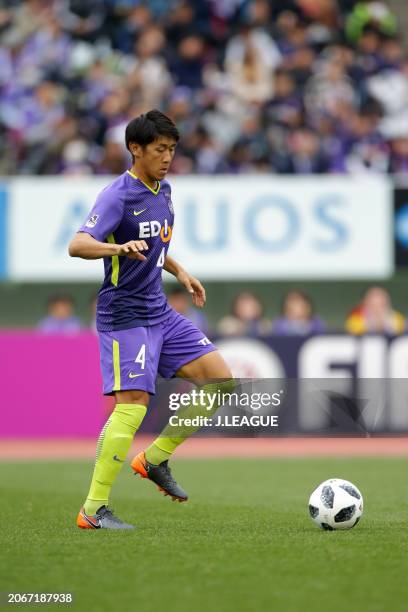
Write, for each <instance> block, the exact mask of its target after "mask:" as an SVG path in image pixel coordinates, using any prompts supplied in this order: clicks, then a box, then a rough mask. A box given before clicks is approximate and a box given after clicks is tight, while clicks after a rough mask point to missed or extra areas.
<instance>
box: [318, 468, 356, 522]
mask: <svg viewBox="0 0 408 612" xmlns="http://www.w3.org/2000/svg"><path fill="white" fill-rule="evenodd" d="M309 514H310V516H311V518H312V520H313V521H314V522H315V523H316V525H318V526H319V527H320V528H321V529H326V530H327V531H334V530H335V529H351V528H352V527H354V526H355V525H357V523H358V521H359V520H360V519H361V516H362V514H363V496H362V495H361V493H360V491H359V490H358V489H357V487H356V486H355V485H353V484H352V483H351V482H349V481H348V480H342V479H341V478H331V479H330V480H325V481H324V482H322V483H321V484H320V485H319V486H318V487H317V489H315V490H314V491H313V493H312V494H311V496H310V499H309Z"/></svg>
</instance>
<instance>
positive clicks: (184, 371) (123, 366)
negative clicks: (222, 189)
mask: <svg viewBox="0 0 408 612" xmlns="http://www.w3.org/2000/svg"><path fill="white" fill-rule="evenodd" d="M125 138H126V147H127V149H128V150H129V152H130V154H131V156H132V167H131V169H130V170H128V171H127V172H125V173H124V174H122V175H121V176H119V177H118V178H117V179H116V180H114V181H113V183H111V184H110V185H108V186H107V187H106V188H105V189H104V190H103V191H102V192H101V193H100V194H99V196H98V197H97V199H96V202H95V205H94V207H93V209H92V210H91V212H90V214H89V217H88V219H87V221H86V222H85V223H84V225H83V226H82V227H81V228H80V229H79V231H78V233H77V234H76V235H75V237H74V238H73V240H72V241H71V243H70V245H69V254H70V255H71V256H72V257H81V258H83V259H99V258H103V260H104V266H105V278H104V282H103V284H102V287H101V289H100V291H99V296H98V304H97V330H98V334H99V342H100V352H101V369H102V378H103V392H104V394H105V395H115V399H116V406H115V409H114V411H113V412H112V414H111V416H110V417H109V419H108V421H107V422H106V424H105V426H104V428H103V429H102V432H101V434H100V437H99V440H98V445H97V452H96V462H95V467H94V472H93V477H92V481H91V486H90V489H89V493H88V497H87V498H86V501H85V503H84V506H83V507H82V508H81V510H80V512H79V514H78V518H77V525H78V527H81V528H84V529H100V528H103V529H132V528H133V525H130V524H128V523H125V522H123V521H122V520H120V519H119V518H118V517H117V516H115V515H114V514H113V513H112V511H111V510H110V509H109V506H108V501H109V494H110V491H111V488H112V485H113V483H114V480H115V479H116V477H117V475H118V473H119V471H120V469H121V467H122V465H123V462H124V461H125V459H126V455H127V453H128V451H129V448H130V445H131V443H132V440H133V436H134V434H135V433H136V431H137V429H138V428H139V426H140V424H141V423H142V420H143V418H144V416H145V414H146V411H147V407H148V404H149V396H150V394H154V392H155V380H156V375H157V372H159V373H160V374H161V375H162V376H163V377H165V378H171V377H173V376H179V377H183V378H188V379H192V380H194V381H195V382H196V384H198V385H201V388H203V389H204V390H206V392H207V393H210V392H218V393H219V392H220V391H221V392H222V391H230V390H231V388H233V386H234V383H233V381H232V375H231V372H230V369H229V367H228V366H227V364H226V363H225V361H224V359H223V358H222V357H221V355H220V354H219V352H218V351H217V350H216V348H215V346H214V345H213V344H212V343H211V342H210V341H209V340H208V339H207V338H206V337H205V336H204V335H203V333H202V332H201V331H200V330H199V329H197V328H196V327H195V326H194V325H193V324H192V323H191V322H190V321H188V320H187V319H186V318H185V317H183V316H182V315H180V314H178V313H176V312H175V311H174V310H173V309H172V308H170V306H169V305H168V303H167V300H166V296H165V294H164V292H163V288H162V279H161V276H162V269H163V268H164V269H165V270H167V271H168V272H170V273H171V274H173V275H174V276H175V277H176V278H177V280H178V281H179V283H181V285H184V287H185V288H186V289H187V291H188V292H189V293H190V294H191V297H192V302H193V304H194V305H195V306H197V307H199V308H202V307H203V306H204V303H205V300H206V296H205V290H204V288H203V286H202V285H201V283H200V282H199V281H198V280H197V279H196V278H194V277H193V276H190V274H188V273H187V272H186V271H185V270H184V268H182V266H181V265H180V264H179V263H177V262H176V261H174V259H172V258H171V257H169V255H168V254H167V251H168V248H169V244H170V239H171V235H172V231H173V223H174V211H173V204H172V201H171V190H170V185H169V183H168V182H167V181H166V180H164V179H165V176H166V174H167V171H168V170H169V166H170V163H171V160H172V158H173V156H174V151H175V148H176V145H177V142H178V140H179V133H178V130H177V128H176V126H175V125H174V123H173V122H172V121H171V119H169V118H168V117H166V116H165V115H163V114H162V113H161V112H159V111H158V110H152V111H149V112H148V113H146V114H143V115H140V116H139V117H137V118H136V119H133V120H132V121H131V122H130V123H129V124H128V126H127V128H126V135H125ZM209 380H212V381H214V380H216V382H212V383H209V382H208V381H209ZM201 396H204V397H205V396H206V394H205V393H204V394H201ZM207 408H208V406H205V400H203V405H201V406H200V407H199V409H201V410H202V412H205V411H206V410H207ZM216 408H218V406H215V409H216ZM186 410H187V411H188V410H189V407H187V408H186ZM195 410H197V407H193V405H191V414H193V413H194V411H195ZM206 414H207V415H208V413H206ZM209 416H211V414H210V415H209ZM192 432H193V430H192V429H190V430H189V432H188V433H184V434H183V435H178V436H177V435H174V433H173V435H172V432H171V429H165V431H164V432H162V434H161V435H160V436H159V437H158V438H157V439H156V440H154V442H153V443H152V444H151V446H149V447H148V448H147V449H146V450H145V452H141V453H139V455H137V456H136V457H135V458H134V459H133V461H132V463H131V467H132V469H133V471H134V472H135V473H138V474H140V475H141V476H142V477H143V478H148V479H150V480H152V481H153V482H154V483H155V484H156V485H157V487H158V488H159V490H160V491H162V492H163V493H165V495H169V496H171V497H172V499H173V500H175V499H177V500H179V501H186V500H187V493H186V492H185V491H184V490H183V489H182V487H181V486H180V485H178V484H177V482H176V481H175V479H174V478H173V476H172V474H171V471H170V468H169V466H168V460H169V458H170V457H171V455H172V453H173V452H174V451H175V449H176V448H177V446H178V445H179V444H180V443H181V442H183V440H184V439H185V438H186V437H187V436H188V435H189V434H190V433H192Z"/></svg>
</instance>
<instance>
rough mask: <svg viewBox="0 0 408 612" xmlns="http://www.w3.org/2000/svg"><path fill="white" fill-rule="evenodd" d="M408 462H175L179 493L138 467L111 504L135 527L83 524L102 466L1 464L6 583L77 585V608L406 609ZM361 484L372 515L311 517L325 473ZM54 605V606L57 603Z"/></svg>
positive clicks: (47, 588) (14, 587)
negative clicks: (160, 487) (353, 519)
mask: <svg viewBox="0 0 408 612" xmlns="http://www.w3.org/2000/svg"><path fill="white" fill-rule="evenodd" d="M407 468H408V462H407V461H406V460H403V459H347V460H346V459H337V460H335V459H293V460H276V459H270V460H268V459H265V460H252V461H248V460H233V459H229V460H215V459H214V460H174V462H173V471H174V474H175V476H176V478H177V479H178V480H179V481H180V482H181V483H182V484H183V486H184V487H185V488H186V489H187V491H188V492H189V494H190V501H189V502H188V503H187V504H179V503H177V502H176V503H172V502H171V501H170V500H169V498H164V497H163V496H162V495H160V494H159V493H158V492H157V491H156V489H155V487H154V486H153V484H152V483H150V482H148V481H145V480H143V481H142V480H141V479H139V478H136V477H134V476H132V475H131V473H130V468H128V467H124V469H123V471H122V474H121V475H120V477H119V481H118V483H117V485H116V487H115V488H114V493H113V497H112V500H111V505H112V506H113V507H114V508H115V509H116V511H117V513H118V515H119V516H120V517H121V518H123V519H124V520H128V521H130V522H134V523H136V524H137V526H138V529H137V530H135V531H134V532H106V531H80V530H79V529H77V528H76V527H75V517H76V513H77V511H78V508H79V506H80V504H81V502H82V501H83V498H84V496H85V494H86V491H87V488H88V484H89V479H90V474H91V469H92V465H91V463H85V462H54V463H43V462H37V463H19V464H10V463H9V464H1V465H0V475H1V480H0V482H1V498H2V513H1V518H2V535H1V541H2V545H1V548H0V550H1V553H0V557H1V565H0V577H1V578H0V590H1V591H14V592H15V591H17V592H67V591H72V592H73V593H74V598H75V600H74V604H73V605H72V607H73V608H74V609H76V610H87V611H90V612H93V611H94V610H95V611H99V610H101V611H105V610H106V611H110V610H112V611H114V610H115V611H116V610H121V611H127V610H129V611H130V610H138V611H140V612H150V611H154V612H163V611H165V612H173V611H174V612H184V611H189V612H190V611H194V612H201V610H211V609H212V610H214V611H216V612H224V611H225V612H226V611H234V612H240V611H251V612H252V611H257V610H274V611H277V612H281V611H282V612H308V611H309V610H310V611H315V610H316V611H318V612H319V611H320V610H330V612H340V611H341V612H344V611H347V612H354V611H356V612H357V611H358V612H384V611H386V610H387V611H388V610H389V611H391V612H399V611H401V612H406V611H407V610H408V580H407V575H408V520H407V519H408V480H407V475H408V469H407ZM331 477H340V478H345V479H348V480H351V481H352V482H355V484H356V485H357V486H358V487H359V488H360V490H361V491H362V493H363V495H364V501H365V513H364V516H363V519H362V520H361V522H360V523H359V525H358V526H357V527H356V528H355V529H353V530H351V531H346V532H323V531H320V530H318V529H317V528H316V527H315V526H314V524H313V523H312V521H311V520H310V519H309V517H308V514H307V501H308V497H309V494H310V493H311V491H312V490H313V489H314V488H315V486H317V484H319V483H320V482H321V481H322V480H325V479H327V478H331ZM52 607H54V606H52Z"/></svg>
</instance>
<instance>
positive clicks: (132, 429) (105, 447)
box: [84, 404, 147, 515]
mask: <svg viewBox="0 0 408 612" xmlns="http://www.w3.org/2000/svg"><path fill="white" fill-rule="evenodd" d="M146 411H147V408H146V406H143V405H142V404H116V407H115V410H114V411H113V412H112V414H111V415H110V417H109V419H108V420H107V421H106V424H105V426H104V428H103V429H102V431H101V433H100V436H99V440H98V445H97V447H96V461H95V468H94V472H93V476H92V482H91V487H90V489H89V493H88V497H87V499H86V501H85V504H84V508H85V512H86V513H87V514H89V515H92V514H95V512H96V511H97V510H98V508H100V507H101V506H103V505H106V506H107V505H108V501H109V494H110V490H111V488H112V485H113V483H114V481H115V479H116V477H117V475H118V474H119V472H120V470H121V469H122V465H123V462H124V461H125V459H126V455H127V453H128V451H129V448H130V445H131V444H132V440H133V437H134V435H135V433H136V431H137V430H138V429H139V427H140V424H141V423H142V421H143V419H144V416H145V414H146Z"/></svg>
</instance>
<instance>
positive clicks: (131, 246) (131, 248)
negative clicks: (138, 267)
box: [118, 240, 149, 261]
mask: <svg viewBox="0 0 408 612" xmlns="http://www.w3.org/2000/svg"><path fill="white" fill-rule="evenodd" d="M118 247H119V249H118V255H121V256H123V257H129V259H139V260H140V261H144V260H145V259H146V257H145V256H144V255H143V254H142V252H141V251H147V249H148V248H149V247H148V246H147V244H146V242H145V241H144V240H130V241H129V242H125V244H118Z"/></svg>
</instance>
